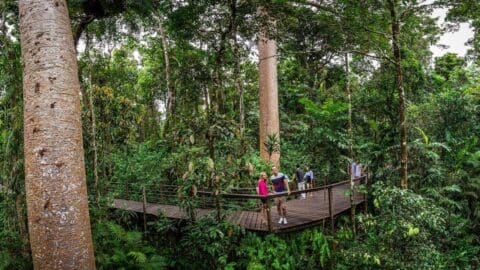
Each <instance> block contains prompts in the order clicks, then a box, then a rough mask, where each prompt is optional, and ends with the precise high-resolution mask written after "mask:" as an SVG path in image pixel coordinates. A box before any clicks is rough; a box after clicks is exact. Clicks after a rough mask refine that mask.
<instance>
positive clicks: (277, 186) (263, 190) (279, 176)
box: [257, 165, 314, 225]
mask: <svg viewBox="0 0 480 270" xmlns="http://www.w3.org/2000/svg"><path fill="white" fill-rule="evenodd" d="M305 171H306V172H304V171H303V170H302V169H301V167H300V165H297V169H296V170H295V174H294V176H293V178H294V179H293V180H296V181H297V185H298V190H305V184H306V186H307V188H313V186H314V178H313V172H312V170H311V169H310V168H309V167H308V166H305ZM267 181H268V176H267V173H266V172H261V173H260V179H259V180H258V185H257V194H258V195H260V196H267V195H268V194H269V193H270V192H269V189H268V183H267ZM288 181H289V179H288V176H286V175H285V174H283V173H281V172H279V171H278V168H277V167H273V168H272V175H271V176H270V182H271V185H272V191H273V194H282V193H287V194H288V195H290V193H291V191H290V186H289V184H288ZM300 198H301V199H306V194H305V193H302V194H301V195H300ZM261 202H262V208H261V216H262V224H265V225H266V224H267V210H268V204H267V199H266V198H265V199H264V198H262V199H261ZM275 205H276V206H277V211H278V215H279V216H280V219H279V220H278V223H279V224H287V223H288V221H287V201H286V197H285V196H280V197H276V198H275Z"/></svg>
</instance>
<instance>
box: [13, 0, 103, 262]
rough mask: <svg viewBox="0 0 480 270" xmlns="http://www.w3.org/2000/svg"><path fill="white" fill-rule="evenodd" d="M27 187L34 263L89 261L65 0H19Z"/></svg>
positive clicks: (79, 131) (76, 89)
mask: <svg viewBox="0 0 480 270" xmlns="http://www.w3.org/2000/svg"><path fill="white" fill-rule="evenodd" d="M19 11H20V34H21V47H22V58H23V67H24V69H23V96H24V143H25V149H24V154H25V188H26V200H27V215H28V229H29V235H30V245H31V249H32V258H33V265H34V268H35V269H95V258H94V256H93V245H92V236H91V231H90V217H89V213H88V200H87V186H86V180H85V164H84V151H83V138H82V122H81V113H80V95H79V93H80V82H79V79H78V67H77V59H76V52H75V47H74V44H73V36H72V31H71V28H70V18H69V17H68V8H67V4H66V2H65V0H55V1H53V0H20V2H19Z"/></svg>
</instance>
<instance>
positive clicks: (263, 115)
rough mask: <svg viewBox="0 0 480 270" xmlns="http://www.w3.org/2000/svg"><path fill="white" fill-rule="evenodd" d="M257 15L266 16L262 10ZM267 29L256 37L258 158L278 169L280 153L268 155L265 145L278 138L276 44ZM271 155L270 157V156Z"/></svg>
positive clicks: (275, 152)
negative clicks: (270, 138) (273, 138)
mask: <svg viewBox="0 0 480 270" xmlns="http://www.w3.org/2000/svg"><path fill="white" fill-rule="evenodd" d="M259 13H260V14H261V15H266V13H265V11H264V9H262V8H260V9H259ZM267 29H268V27H266V28H263V29H262V30H261V31H260V33H259V35H258V58H259V67H258V71H259V80H260V82H259V87H260V89H259V92H260V94H259V96H260V97H259V98H260V100H259V107H260V108H259V109H260V132H259V133H260V139H259V143H260V157H261V158H262V159H263V160H265V161H267V162H272V163H273V165H275V166H277V167H279V165H280V152H279V151H274V152H273V153H269V152H268V151H267V148H266V147H265V145H266V144H267V140H268V137H269V136H271V135H275V136H276V137H277V138H278V139H279V138H280V120H279V112H278V82H277V44H276V41H275V40H273V39H270V38H269V37H268V36H267V32H266V31H267ZM270 154H271V156H270Z"/></svg>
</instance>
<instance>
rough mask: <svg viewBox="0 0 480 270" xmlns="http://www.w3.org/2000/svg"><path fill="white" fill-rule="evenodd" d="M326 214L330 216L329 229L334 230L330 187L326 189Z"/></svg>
mask: <svg viewBox="0 0 480 270" xmlns="http://www.w3.org/2000/svg"><path fill="white" fill-rule="evenodd" d="M328 214H329V216H330V229H332V231H333V229H334V220H333V207H332V187H328Z"/></svg>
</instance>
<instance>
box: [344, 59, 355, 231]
mask: <svg viewBox="0 0 480 270" xmlns="http://www.w3.org/2000/svg"><path fill="white" fill-rule="evenodd" d="M348 58H349V57H348V53H345V88H346V90H347V98H348V137H349V138H350V144H349V147H348V149H349V151H348V152H349V156H350V159H351V160H353V158H354V154H353V124H352V90H351V88H350V62H349V59H348ZM350 167H351V166H349V169H350ZM353 180H354V177H353V175H352V173H350V220H351V221H352V231H353V234H356V232H357V229H356V228H357V226H356V224H355V210H356V209H355V208H356V205H355V201H354V199H355V197H354V195H355V190H354V187H355V186H354V182H353Z"/></svg>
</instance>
